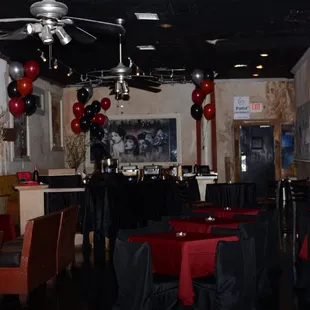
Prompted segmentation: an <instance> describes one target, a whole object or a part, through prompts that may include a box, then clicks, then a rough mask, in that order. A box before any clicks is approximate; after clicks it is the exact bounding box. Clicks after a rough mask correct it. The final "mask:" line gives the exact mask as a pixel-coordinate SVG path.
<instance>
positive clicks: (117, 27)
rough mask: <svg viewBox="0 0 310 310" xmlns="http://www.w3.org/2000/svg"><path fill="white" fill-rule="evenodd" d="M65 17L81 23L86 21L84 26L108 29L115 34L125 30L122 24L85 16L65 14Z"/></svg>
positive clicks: (122, 32)
mask: <svg viewBox="0 0 310 310" xmlns="http://www.w3.org/2000/svg"><path fill="white" fill-rule="evenodd" d="M64 18H65V19H67V18H69V19H72V20H73V21H80V22H83V23H85V24H86V23H87V26H86V27H94V28H97V29H100V30H104V31H108V32H111V33H115V34H121V35H124V34H125V32H126V30H125V28H124V27H123V26H122V25H118V24H112V23H108V22H102V21H100V20H93V19H87V18H81V17H70V16H65V17H64Z"/></svg>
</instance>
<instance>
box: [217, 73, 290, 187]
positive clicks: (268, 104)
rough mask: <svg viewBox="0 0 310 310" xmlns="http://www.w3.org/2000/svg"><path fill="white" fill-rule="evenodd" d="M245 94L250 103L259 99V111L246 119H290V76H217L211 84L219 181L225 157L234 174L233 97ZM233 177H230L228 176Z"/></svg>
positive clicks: (222, 176) (223, 179)
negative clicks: (281, 77)
mask: <svg viewBox="0 0 310 310" xmlns="http://www.w3.org/2000/svg"><path fill="white" fill-rule="evenodd" d="M235 96H248V97H250V103H261V104H262V105H263V109H262V112H259V113H251V115H250V119H261V120H266V119H279V120H281V121H282V122H283V123H294V120H295V100H294V83H293V81H292V80H283V79H282V80H278V81H277V80H269V81H268V80H265V81H264V80H259V79H257V80H227V81H221V80H218V81H217V83H216V86H215V103H216V126H217V163H218V173H219V182H225V181H226V180H225V157H227V159H226V160H227V162H228V164H229V167H230V175H231V176H234V135H233V120H234V97H235ZM232 180H233V177H232Z"/></svg>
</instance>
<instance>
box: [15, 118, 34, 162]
mask: <svg viewBox="0 0 310 310" xmlns="http://www.w3.org/2000/svg"><path fill="white" fill-rule="evenodd" d="M11 120H12V123H13V128H14V129H15V130H16V140H15V141H14V142H11V160H12V161H24V160H30V137H29V117H27V116H25V115H24V114H23V115H22V116H21V117H15V116H13V115H11Z"/></svg>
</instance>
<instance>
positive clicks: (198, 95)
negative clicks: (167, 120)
mask: <svg viewBox="0 0 310 310" xmlns="http://www.w3.org/2000/svg"><path fill="white" fill-rule="evenodd" d="M205 98H206V95H205V94H204V92H203V91H202V90H201V89H199V88H196V89H194V90H193V92H192V100H193V102H194V103H195V104H200V105H201V104H202V103H203V101H204V100H205Z"/></svg>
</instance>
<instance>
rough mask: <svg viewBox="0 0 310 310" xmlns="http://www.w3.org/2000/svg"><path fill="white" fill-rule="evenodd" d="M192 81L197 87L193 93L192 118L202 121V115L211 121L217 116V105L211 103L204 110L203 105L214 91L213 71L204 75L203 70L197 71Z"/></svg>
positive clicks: (193, 74) (194, 72)
mask: <svg viewBox="0 0 310 310" xmlns="http://www.w3.org/2000/svg"><path fill="white" fill-rule="evenodd" d="M192 81H193V83H194V84H195V85H196V89H194V90H193V92H192V101H193V102H194V104H193V105H192V106H191V116H192V117H193V118H194V119H195V120H196V121H200V120H201V118H202V115H204V116H205V118H206V119H207V120H211V119H212V118H213V117H214V116H215V105H214V104H212V103H209V104H206V105H205V107H204V108H202V104H203V102H204V100H205V98H206V96H207V95H209V94H211V93H212V92H213V90H214V74H213V72H212V71H210V72H207V73H204V72H203V71H202V70H199V69H195V70H194V71H193V73H192Z"/></svg>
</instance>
